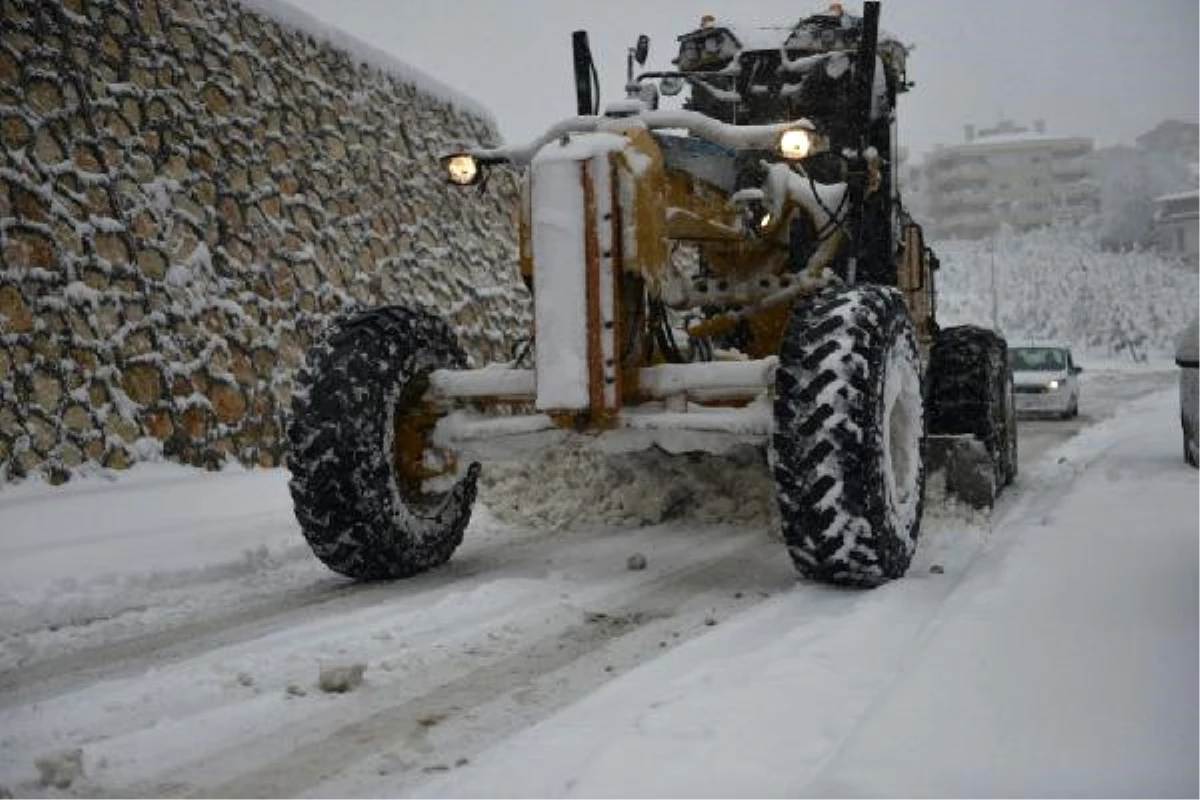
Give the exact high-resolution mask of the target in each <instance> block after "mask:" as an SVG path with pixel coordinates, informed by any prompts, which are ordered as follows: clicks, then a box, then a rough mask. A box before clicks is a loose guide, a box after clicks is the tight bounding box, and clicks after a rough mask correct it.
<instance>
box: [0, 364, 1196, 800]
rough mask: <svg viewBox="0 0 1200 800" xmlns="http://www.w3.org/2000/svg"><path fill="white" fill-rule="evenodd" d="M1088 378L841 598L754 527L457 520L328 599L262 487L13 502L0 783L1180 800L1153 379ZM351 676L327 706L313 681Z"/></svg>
mask: <svg viewBox="0 0 1200 800" xmlns="http://www.w3.org/2000/svg"><path fill="white" fill-rule="evenodd" d="M1084 377H1085V378H1086V379H1087V380H1085V382H1084V395H1083V401H1082V414H1081V417H1080V419H1079V420H1076V421H1071V422H1066V423H1060V422H1050V421H1029V422H1025V423H1023V424H1022V446H1021V457H1022V476H1021V478H1020V479H1019V484H1018V486H1017V487H1016V489H1015V491H1013V492H1012V493H1011V494H1010V495H1008V496H1007V497H1006V498H1005V499H1004V500H1003V502H1002V503H1001V505H1000V506H999V507H998V509H997V510H996V512H995V514H994V516H993V518H992V520H991V521H990V524H989V523H988V521H987V520H983V519H979V518H966V517H962V516H957V515H953V514H944V513H936V512H935V513H932V514H931V515H930V516H929V518H928V520H927V525H926V531H925V534H924V539H923V541H922V545H921V548H920V550H919V551H918V556H917V559H916V562H915V563H914V565H913V568H912V570H911V572H910V575H909V576H908V577H907V578H905V579H904V580H902V581H898V582H895V583H893V584H890V585H888V586H886V587H883V588H881V589H879V590H875V591H872V592H846V591H837V590H831V589H828V588H825V587H820V586H813V585H807V584H803V583H799V582H798V581H797V580H796V579H795V577H794V574H793V571H792V568H791V566H790V564H788V563H787V559H786V556H785V555H784V553H783V551H782V546H781V544H780V543H779V542H777V541H774V540H773V539H772V538H771V536H770V535H769V534H768V532H767V528H768V524H767V522H766V521H760V522H758V523H754V524H744V523H737V524H733V523H729V524H711V523H696V522H687V521H683V520H676V521H671V522H667V523H663V524H659V525H652V526H646V527H639V528H617V529H613V528H611V527H605V526H603V525H600V524H596V525H590V526H589V525H585V526H578V525H577V526H573V527H571V528H570V529H568V530H566V531H559V532H550V531H539V530H529V529H524V528H521V527H514V526H513V525H511V524H505V523H501V522H500V521H498V520H497V519H496V518H494V517H492V516H491V515H489V514H488V513H486V511H484V510H482V509H481V510H479V511H478V512H477V515H476V519H475V520H474V521H473V523H472V526H471V528H470V530H469V531H468V536H467V541H466V543H465V544H464V546H463V547H462V548H461V549H460V551H459V552H458V554H456V556H455V558H454V559H453V560H452V561H451V563H450V564H449V565H448V566H447V567H446V568H444V569H441V570H438V571H436V572H434V573H432V574H428V575H424V576H421V577H418V578H416V579H413V580H410V581H406V582H402V583H394V584H375V585H355V584H351V583H348V582H346V581H344V580H342V579H340V578H338V577H337V576H335V575H333V574H331V573H329V572H328V571H327V570H325V568H324V567H322V566H321V565H320V564H319V563H318V562H316V561H315V559H313V558H312V557H311V554H310V553H309V551H308V549H307V547H306V546H305V545H304V543H303V542H302V540H301V539H300V537H299V534H298V532H297V531H296V528H295V525H294V522H293V521H292V518H291V509H290V502H289V499H288V497H287V491H286V476H285V474H284V473H282V472H280V471H260V472H243V471H239V470H233V471H227V472H223V473H219V474H200V473H194V472H190V471H185V470H182V469H179V468H174V467H169V466H167V465H151V466H148V467H143V468H139V469H137V470H134V471H133V472H131V473H128V474H125V475H121V476H120V477H119V479H117V480H115V481H110V480H106V479H104V478H101V477H97V478H92V479H89V480H83V481H77V482H74V483H72V484H70V485H68V486H66V487H63V488H61V489H57V490H51V489H48V488H46V487H44V486H37V485H28V486H26V485H22V486H17V487H9V488H7V489H5V490H3V491H0V788H6V789H7V790H8V791H10V792H12V793H14V794H17V795H20V796H40V795H71V794H75V795H82V796H103V795H117V796H243V797H246V796H350V797H354V796H397V795H405V794H412V795H425V796H429V795H450V796H454V795H458V796H479V795H482V796H504V795H518V796H519V795H524V796H538V795H572V796H596V795H608V796H628V795H637V796H684V795H686V796H747V795H755V796H781V795H790V796H795V795H798V794H800V795H803V794H818V795H827V796H829V795H861V794H867V795H870V794H918V795H928V796H942V795H955V796H972V795H995V794H1008V795H1013V796H1027V795H1043V796H1044V795H1053V794H1058V793H1061V794H1089V795H1094V796H1101V795H1123V796H1137V795H1158V796H1167V795H1188V794H1190V795H1193V796H1194V795H1195V793H1196V791H1197V777H1196V774H1197V773H1196V759H1195V752H1196V747H1197V741H1196V730H1197V696H1196V681H1195V675H1196V670H1197V642H1196V630H1197V609H1196V594H1197V576H1196V562H1197V554H1196V532H1197V524H1198V520H1197V509H1196V490H1197V477H1196V476H1197V473H1196V472H1195V471H1194V470H1191V469H1189V468H1187V467H1185V466H1184V465H1183V464H1182V459H1181V458H1180V457H1179V452H1178V451H1179V447H1178V422H1177V418H1178V415H1177V410H1176V406H1175V405H1174V404H1175V403H1177V401H1176V400H1175V399H1174V395H1173V393H1172V391H1171V389H1170V388H1169V387H1170V386H1171V381H1172V380H1173V379H1174V374H1173V372H1172V371H1171V370H1169V369H1163V370H1160V371H1157V372H1156V371H1152V370H1141V371H1137V372H1108V371H1104V370H1095V371H1089V372H1088V373H1085V376H1084ZM1078 431H1083V433H1082V435H1080V436H1076V437H1075V438H1074V439H1071V440H1070V441H1068V439H1069V438H1070V437H1071V436H1073V435H1074V434H1075V433H1076V432H1078ZM634 553H640V554H642V555H644V556H645V558H646V562H647V567H646V569H644V570H635V571H631V570H629V569H628V568H627V563H626V562H627V559H628V557H629V556H630V555H632V554H634ZM355 664H361V665H363V666H365V667H366V672H365V680H364V682H363V684H362V685H361V686H359V687H358V688H357V689H356V690H355V691H352V692H350V693H346V694H329V693H324V692H322V691H320V690H319V689H318V688H317V685H316V684H317V678H318V671H319V669H320V668H321V667H322V666H331V665H355ZM75 749H81V750H82V755H81V757H80V762H81V764H82V775H81V776H78V777H76V778H75V779H74V780H73V782H72V784H71V786H70V787H69V788H66V789H56V788H53V787H44V786H42V785H41V783H40V782H39V768H38V767H37V766H35V761H37V760H38V759H43V761H42V768H43V770H45V771H46V774H47V775H49V774H50V773H51V772H52V771H53V769H54V768H55V767H58V768H60V769H62V768H65V769H66V771H67V773H69V772H70V769H71V764H72V759H71V758H70V757H64V756H63V754H64V753H69V752H70V751H72V750H75ZM64 774H66V773H64Z"/></svg>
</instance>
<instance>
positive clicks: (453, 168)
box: [442, 153, 480, 186]
mask: <svg viewBox="0 0 1200 800" xmlns="http://www.w3.org/2000/svg"><path fill="white" fill-rule="evenodd" d="M442 163H443V164H444V165H445V167H446V175H447V177H449V178H450V182H451V183H454V184H458V185H459V186H470V185H471V184H473V183H475V182H476V181H478V180H479V176H480V170H479V162H478V161H476V160H475V156H473V155H471V154H470V153H454V154H453V155H448V156H445V157H443V158H442Z"/></svg>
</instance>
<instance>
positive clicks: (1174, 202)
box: [1154, 189, 1200, 264]
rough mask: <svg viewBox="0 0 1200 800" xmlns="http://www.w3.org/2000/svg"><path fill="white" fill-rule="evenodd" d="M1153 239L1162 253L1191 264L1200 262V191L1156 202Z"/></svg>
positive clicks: (1188, 192) (1181, 193)
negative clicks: (1199, 238)
mask: <svg viewBox="0 0 1200 800" xmlns="http://www.w3.org/2000/svg"><path fill="white" fill-rule="evenodd" d="M1154 206H1155V209H1154V236H1155V240H1156V244H1157V245H1158V249H1159V251H1160V252H1163V253H1166V254H1169V255H1172V256H1177V257H1178V258H1181V259H1183V260H1184V261H1187V262H1189V263H1191V264H1196V263H1197V262H1198V261H1200V241H1198V236H1200V191H1197V190H1196V189H1192V190H1191V191H1187V192H1177V193H1175V194H1166V195H1162V196H1161V197H1156V198H1154Z"/></svg>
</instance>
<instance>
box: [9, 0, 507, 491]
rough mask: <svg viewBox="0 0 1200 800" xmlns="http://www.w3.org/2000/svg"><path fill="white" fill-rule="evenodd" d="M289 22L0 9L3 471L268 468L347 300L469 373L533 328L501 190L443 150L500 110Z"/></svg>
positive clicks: (489, 127)
mask: <svg viewBox="0 0 1200 800" xmlns="http://www.w3.org/2000/svg"><path fill="white" fill-rule="evenodd" d="M283 8H284V7H282V6H280V5H279V4H274V3H270V2H267V0H257V1H256V2H255V3H254V4H253V6H252V7H243V6H241V5H239V4H237V3H236V2H233V0H139V2H131V1H129V0H0V19H2V20H3V23H2V24H0V145H3V150H2V155H0V481H2V480H4V479H10V478H13V477H19V476H22V475H26V474H30V473H35V472H43V473H46V474H48V475H49V476H50V477H51V478H52V479H55V480H61V479H65V477H67V475H69V473H70V471H72V470H74V469H76V468H80V467H81V466H84V465H88V464H101V465H104V466H112V467H123V466H125V465H127V464H128V463H130V462H131V461H134V460H137V459H138V458H140V457H143V456H144V455H147V454H154V453H156V452H160V451H161V452H163V453H164V454H165V455H166V456H167V457H169V458H173V459H175V460H179V461H183V462H187V463H193V464H198V465H212V464H216V463H219V462H221V461H223V460H225V459H226V458H229V457H232V458H236V459H238V460H241V461H243V462H245V463H255V464H262V465H271V464H275V463H278V462H279V459H280V457H281V455H282V443H283V438H282V430H283V427H284V425H285V424H286V416H287V414H288V411H289V406H290V392H291V386H292V378H293V373H294V371H295V369H296V368H297V366H298V365H299V363H300V362H301V360H302V358H303V354H304V352H305V350H306V349H307V347H308V345H309V343H310V342H311V341H312V339H313V337H314V336H315V335H316V333H317V332H318V331H319V330H320V329H321V328H323V327H324V326H325V325H326V324H327V322H328V320H329V319H330V317H331V316H332V315H335V314H338V313H341V312H343V311H345V310H348V309H354V308H364V307H371V306H376V305H382V304H388V303H414V302H416V303H422V304H425V305H427V306H430V307H433V308H436V309H438V310H439V311H440V312H441V313H443V314H444V315H445V316H446V317H447V318H448V319H449V320H450V321H451V323H452V325H454V326H455V328H456V330H457V332H458V333H459V336H460V338H461V339H462V341H463V344H464V345H465V346H466V348H467V350H468V352H469V353H470V354H471V356H472V358H473V359H474V360H475V361H476V362H482V361H485V360H490V359H491V358H498V357H503V356H504V355H505V354H507V353H508V352H509V351H510V349H511V347H512V345H513V343H514V342H513V336H514V333H515V332H516V331H518V330H524V329H525V328H526V327H527V326H528V321H529V300H528V295H527V294H526V292H525V290H524V288H523V287H521V286H520V285H519V281H517V280H516V271H515V263H516V254H515V251H516V245H515V231H514V230H513V224H512V209H513V208H514V207H515V202H516V197H517V191H516V184H515V181H514V180H512V179H511V178H510V177H509V176H508V175H506V174H503V173H502V172H498V173H497V174H496V175H495V176H494V177H493V180H492V181H491V182H490V184H489V187H488V188H487V190H486V191H485V192H484V193H482V194H478V193H475V192H462V191H456V190H454V189H452V188H451V187H449V186H448V185H447V184H445V182H444V181H443V180H442V178H441V175H440V172H439V166H438V162H437V159H436V156H437V155H438V154H439V153H440V152H441V151H442V150H443V149H444V148H446V147H447V146H448V145H449V144H450V143H457V142H462V141H468V142H487V141H496V140H497V139H498V138H499V137H498V135H497V133H496V131H495V129H494V124H493V122H492V120H491V117H490V116H489V115H487V114H486V112H484V111H482V109H480V108H478V107H477V106H475V105H474V104H473V103H472V102H471V101H468V100H466V99H465V98H461V97H457V96H455V95H453V94H452V92H450V91H449V90H445V88H444V87H441V86H440V85H439V84H436V82H432V79H428V78H427V77H424V76H421V75H420V74H419V73H417V72H416V71H411V70H409V71H406V70H404V69H403V68H402V67H403V65H400V64H399V63H398V62H388V63H384V62H383V61H381V60H380V58H379V57H377V54H376V55H371V54H368V55H371V57H370V58H366V57H365V56H362V55H361V54H360V53H358V52H351V53H347V52H346V51H345V50H344V49H338V48H337V47H334V46H331V45H330V44H329V42H331V41H332V42H333V43H334V44H336V45H346V44H347V42H346V41H344V37H343V39H339V38H337V37H335V36H329V35H324V36H323V35H320V34H321V32H320V31H318V30H315V29H313V27H312V26H311V25H307V24H302V23H304V20H299V21H298V20H297V18H296V15H294V14H292V15H285V14H282V11H281V9H283ZM273 11H274V12H279V19H278V20H277V19H276V18H275V17H272V16H271V14H272V13H273ZM314 36H315V38H314Z"/></svg>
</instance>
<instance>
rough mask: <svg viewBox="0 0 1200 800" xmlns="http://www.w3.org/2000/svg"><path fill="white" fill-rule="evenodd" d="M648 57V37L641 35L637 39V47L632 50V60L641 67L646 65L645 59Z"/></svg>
mask: <svg viewBox="0 0 1200 800" xmlns="http://www.w3.org/2000/svg"><path fill="white" fill-rule="evenodd" d="M649 55H650V37H649V36H647V35H646V34H644V33H643V34H642V35H641V36H639V37H638V39H637V46H636V47H634V48H633V60H634V61H636V62H637V63H638V66H639V67H640V66H642V65H644V64H645V63H646V57H647V56H649Z"/></svg>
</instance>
